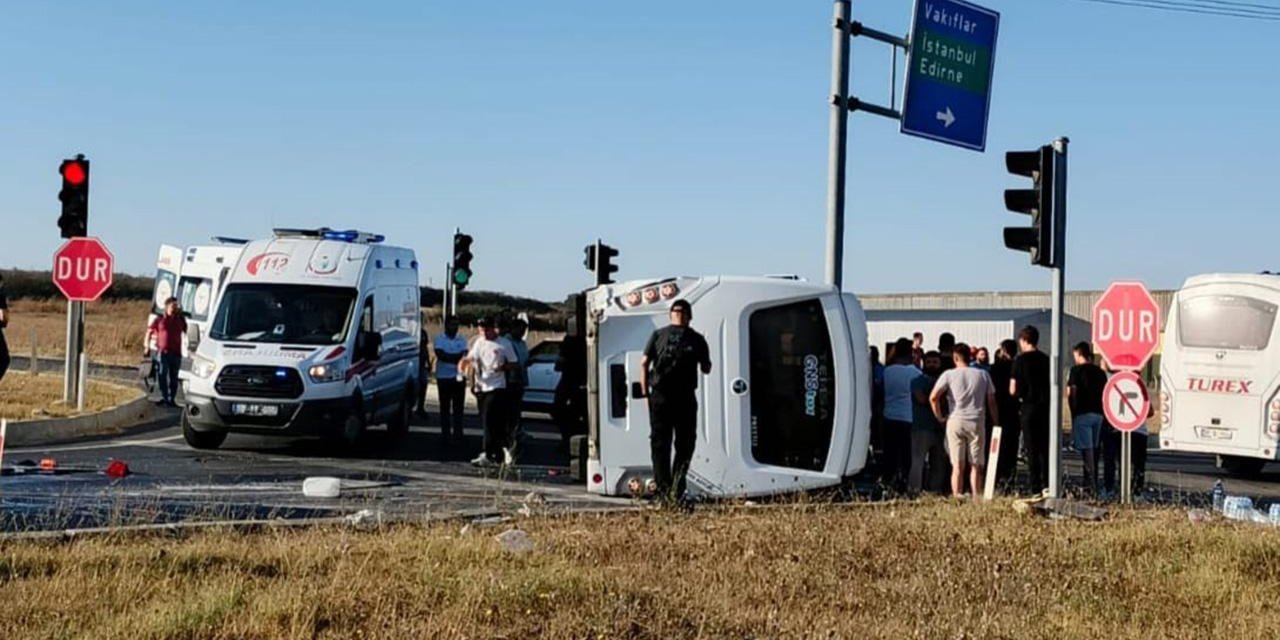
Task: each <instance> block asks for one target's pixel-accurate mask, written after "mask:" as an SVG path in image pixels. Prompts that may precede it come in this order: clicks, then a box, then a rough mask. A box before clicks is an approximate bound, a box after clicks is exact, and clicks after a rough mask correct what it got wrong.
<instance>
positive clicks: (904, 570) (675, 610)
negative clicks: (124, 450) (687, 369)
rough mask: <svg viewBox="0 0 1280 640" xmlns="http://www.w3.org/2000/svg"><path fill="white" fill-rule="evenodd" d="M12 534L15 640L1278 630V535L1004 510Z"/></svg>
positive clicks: (10, 631) (4, 587) (9, 629)
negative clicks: (183, 533) (506, 538)
mask: <svg viewBox="0 0 1280 640" xmlns="http://www.w3.org/2000/svg"><path fill="white" fill-rule="evenodd" d="M520 526H521V528H522V529H523V530H524V531H526V532H527V533H528V534H529V536H531V538H532V539H533V540H534V542H535V544H536V545H537V546H536V548H535V549H534V550H533V551H531V552H527V553H523V554H517V553H512V552H506V551H504V550H503V549H502V548H501V546H500V544H499V543H498V542H497V541H495V539H494V537H493V536H494V534H496V533H498V532H499V531H501V529H499V528H473V529H472V530H471V531H468V532H465V533H464V532H462V531H461V527H460V524H459V523H440V524H435V525H430V526H408V525H404V526H398V527H392V528H388V529H384V530H380V531H373V532H357V531H350V530H339V529H330V530H319V529H316V530H305V531H284V530H277V531H265V532H259V533H234V532H230V531H227V532H222V533H217V532H206V533H201V534H193V535H191V536H190V537H183V538H165V537H131V536H127V535H120V536H117V537H110V538H94V539H80V540H76V541H71V542H57V543H53V542H14V541H10V542H4V543H0V598H3V601H4V602H5V606H4V607H3V609H0V634H3V637H6V638H82V637H92V638H130V639H133V638H138V639H144V638H432V637H440V638H536V637H547V638H749V637H758V638H779V637H780V638H801V637H806V638H807V637H838V638H895V639H896V638H1051V639H1053V640H1065V639H1070V638H1100V637H1103V638H1108V639H1115V638H1144V639H1145V638H1151V637H1161V638H1196V639H1198V640H1204V639H1209V638H1232V639H1239V638H1274V637H1278V636H1280V616H1277V615H1276V607H1277V606H1278V605H1277V603H1280V533H1278V532H1276V531H1272V530H1270V529H1262V528H1257V527H1253V526H1241V525H1228V524H1223V523H1214V524H1198V525H1193V524H1190V523H1188V522H1187V518H1186V516H1185V515H1184V514H1182V513H1181V512H1180V511H1176V510H1167V511H1130V512H1123V513H1120V514H1118V515H1117V516H1116V517H1114V518H1113V519H1112V520H1111V521H1109V522H1106V523H1102V524H1085V523H1079V522H1068V521H1050V520H1043V519H1038V518H1035V517H1032V516H1019V515H1017V514H1015V513H1013V511H1012V510H1011V509H1010V508H1009V505H1008V504H1007V503H1006V504H997V505H993V506H986V507H980V506H973V505H969V504H954V503H947V502H942V501H931V502H924V503H916V504H897V505H894V504H888V503H882V504H879V505H853V506H826V507H823V506H816V505H815V506H805V505H786V506H781V507H771V508H756V509H748V508H723V509H708V510H705V511H700V512H697V513H695V514H692V515H683V514H676V513H665V512H645V513H629V514H621V515H612V516H600V515H590V516H572V517H563V518H544V519H539V518H535V519H532V520H525V521H522V522H521V524H520Z"/></svg>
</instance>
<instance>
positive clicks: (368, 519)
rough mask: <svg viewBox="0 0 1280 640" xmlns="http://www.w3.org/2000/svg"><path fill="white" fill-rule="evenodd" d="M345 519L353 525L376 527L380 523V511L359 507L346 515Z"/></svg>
mask: <svg viewBox="0 0 1280 640" xmlns="http://www.w3.org/2000/svg"><path fill="white" fill-rule="evenodd" d="M346 521H347V524H349V525H351V526H353V527H376V526H378V525H381V524H382V512H381V511H371V510H369V509H361V510H359V511H357V512H355V513H353V514H351V515H349V516H347V517H346Z"/></svg>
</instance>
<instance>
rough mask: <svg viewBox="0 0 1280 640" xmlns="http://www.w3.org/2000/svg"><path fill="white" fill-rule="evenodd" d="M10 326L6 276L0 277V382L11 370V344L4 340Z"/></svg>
mask: <svg viewBox="0 0 1280 640" xmlns="http://www.w3.org/2000/svg"><path fill="white" fill-rule="evenodd" d="M7 326H9V299H8V298H6V297H5V295H4V276H2V275H0V380H3V379H4V374H5V372H7V371H8V370H9V343H8V342H5V340H4V328H5V327H7Z"/></svg>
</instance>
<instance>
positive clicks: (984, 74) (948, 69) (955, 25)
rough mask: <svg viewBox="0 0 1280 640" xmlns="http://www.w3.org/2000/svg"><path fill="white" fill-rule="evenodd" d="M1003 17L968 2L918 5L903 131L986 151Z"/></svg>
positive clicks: (932, 0)
mask: <svg viewBox="0 0 1280 640" xmlns="http://www.w3.org/2000/svg"><path fill="white" fill-rule="evenodd" d="M999 27H1000V14H999V13H997V12H995V11H992V10H990V9H986V8H983V7H979V6H978V5H975V4H972V3H969V2H964V1H963V0H916V9H915V15H914V17H913V18H912V20H911V50H910V52H909V53H908V54H907V82H906V88H905V96H904V97H903V99H902V132H903V133H906V134H909V135H913V136H920V137H922V138H929V139H930V140H937V141H938V142H945V143H947V144H953V145H956V146H959V147H964V148H966V149H973V150H975V151H983V150H985V149H986V148H987V112H988V108H989V107H990V105H991V72H992V68H993V67H994V66H995V59H996V31H997V30H998V29H999Z"/></svg>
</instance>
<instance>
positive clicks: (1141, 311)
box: [1093, 282, 1160, 370]
mask: <svg viewBox="0 0 1280 640" xmlns="http://www.w3.org/2000/svg"><path fill="white" fill-rule="evenodd" d="M1159 340H1160V305H1158V304H1156V301H1155V298H1152V297H1151V293H1150V292H1149V291H1147V287H1146V286H1145V285H1143V284H1142V283H1141V282H1113V283H1111V286H1109V287H1107V290H1106V291H1105V292H1104V293H1103V294H1102V297H1101V298H1098V302H1097V303H1096V304H1094V305H1093V346H1094V348H1095V349H1097V351H1098V353H1100V354H1102V357H1103V358H1106V359H1107V362H1109V363H1110V364H1111V367H1112V368H1113V369H1120V370H1125V369H1141V368H1142V367H1143V366H1145V365H1146V364H1147V360H1148V359H1150V358H1151V354H1153V353H1155V351H1156V346H1157V344H1158V343H1159Z"/></svg>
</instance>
